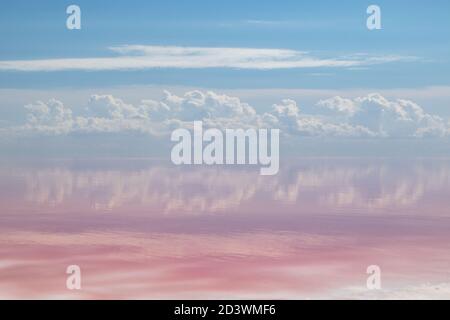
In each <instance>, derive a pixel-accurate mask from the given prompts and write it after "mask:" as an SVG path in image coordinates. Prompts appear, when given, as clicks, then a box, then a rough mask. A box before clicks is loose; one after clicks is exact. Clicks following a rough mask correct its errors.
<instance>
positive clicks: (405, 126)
mask: <svg viewBox="0 0 450 320" xmlns="http://www.w3.org/2000/svg"><path fill="white" fill-rule="evenodd" d="M317 105H318V107H319V108H325V109H327V110H329V111H330V110H331V111H333V112H335V116H339V115H341V116H345V117H346V118H345V120H342V119H341V118H340V121H346V122H347V123H348V124H350V125H358V126H361V127H364V128H366V129H367V130H369V131H370V132H372V133H373V134H374V135H376V136H385V137H425V136H440V137H442V136H445V135H448V133H449V131H448V130H449V126H448V123H446V121H445V120H444V119H442V118H441V117H439V116H436V115H431V114H428V113H426V112H425V111H424V110H423V108H422V107H421V106H419V105H418V104H416V103H414V102H412V101H409V100H404V99H397V100H395V101H390V100H388V99H386V98H385V97H383V96H382V95H380V94H376V93H373V94H369V95H367V96H363V97H358V98H355V99H344V98H342V97H339V96H337V97H334V98H331V99H327V100H321V101H319V103H318V104H317ZM338 118H339V117H338Z"/></svg>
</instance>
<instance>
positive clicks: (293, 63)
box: [0, 45, 416, 72]
mask: <svg viewBox="0 0 450 320" xmlns="http://www.w3.org/2000/svg"><path fill="white" fill-rule="evenodd" d="M109 50H110V51H111V52H112V53H114V54H116V56H110V57H91V58H57V59H36V60H4V61H0V71H25V72H38V71H47V72H50V71H70V70H78V71H106V70H145V69H154V68H175V69H204V68H234V69H257V70H271V69H294V68H351V67H362V66H369V65H375V64H383V63H390V62H408V61H412V60H416V58H414V57H408V56H399V55H378V56H371V55H361V54H355V55H346V56H344V57H319V56H316V55H314V54H312V53H309V52H306V51H298V50H289V49H260V48H213V47H179V46H145V45H124V46H117V47H110V48H109Z"/></svg>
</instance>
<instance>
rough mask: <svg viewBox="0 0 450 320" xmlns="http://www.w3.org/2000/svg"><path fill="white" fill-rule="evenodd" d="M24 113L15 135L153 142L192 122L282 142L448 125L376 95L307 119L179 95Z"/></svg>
mask: <svg viewBox="0 0 450 320" xmlns="http://www.w3.org/2000/svg"><path fill="white" fill-rule="evenodd" d="M25 108H26V110H27V111H28V117H27V120H26V123H25V124H24V125H22V126H20V127H15V128H14V131H15V132H25V133H34V132H37V133H45V134H69V133H93V132H115V133H124V132H140V133H145V134H151V135H154V136H160V135H166V134H168V133H170V132H171V131H172V130H173V129H175V128H178V127H186V128H190V127H191V126H192V123H193V121H194V120H202V121H203V122H204V125H205V127H215V128H219V129H225V128H278V129H280V130H281V132H282V134H284V136H290V137H299V136H313V137H314V136H325V137H373V138H388V137H408V138H422V137H444V136H447V135H448V134H449V133H450V131H449V128H450V125H449V122H448V120H444V119H443V118H441V117H439V116H436V115H432V114H428V113H426V112H425V111H424V109H423V108H422V107H421V106H419V105H418V104H416V103H414V102H412V101H409V100H403V99H397V100H393V101H391V100H388V99H386V98H385V97H383V96H381V95H380V94H369V95H366V96H362V97H357V98H353V99H347V98H342V97H339V96H336V97H333V98H330V99H327V100H321V101H319V102H318V103H317V105H316V108H314V110H315V112H314V113H309V114H306V113H304V112H302V109H301V108H300V107H299V106H298V105H297V102H296V101H294V100H292V99H283V100H282V101H281V102H280V103H276V104H274V105H273V106H272V109H271V110H270V111H267V112H257V109H255V108H254V107H253V106H251V105H250V104H248V103H246V102H243V101H241V100H240V99H239V98H237V97H231V96H228V95H225V94H218V93H215V92H212V91H207V92H203V91H199V90H194V91H188V92H186V93H184V94H183V95H175V94H173V93H170V92H168V91H165V94H164V97H163V98H162V99H160V100H149V99H144V100H141V102H139V103H136V104H131V103H127V102H125V101H123V100H122V99H119V98H117V97H114V96H112V95H92V96H91V97H90V99H89V100H88V102H87V104H86V106H85V107H84V108H82V109H81V111H79V110H80V108H77V109H72V108H69V107H68V106H65V105H64V104H63V103H62V102H61V101H58V100H55V99H50V100H49V101H48V102H47V103H44V102H42V101H37V102H36V103H33V104H29V105H27V106H26V107H25ZM75 110H78V112H76V111H75Z"/></svg>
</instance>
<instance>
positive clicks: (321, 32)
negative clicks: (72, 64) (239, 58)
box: [0, 1, 450, 89]
mask: <svg viewBox="0 0 450 320" xmlns="http://www.w3.org/2000/svg"><path fill="white" fill-rule="evenodd" d="M73 3H76V4H77V5H79V6H80V7H81V10H82V30H72V31H70V30H67V29H66V28H65V20H66V17H67V15H66V13H65V8H66V7H67V6H68V5H69V4H72V2H67V1H39V2H29V1H14V2H9V3H8V4H3V5H2V6H3V7H2V10H1V12H0V35H1V39H2V40H1V41H2V50H1V51H0V60H2V61H8V60H31V59H51V58H94V57H108V56H114V53H113V52H111V51H110V50H109V49H108V48H109V47H111V46H120V45H149V46H188V47H231V48H269V49H289V50H298V51H307V52H308V53H310V54H311V55H314V56H317V57H324V58H325V57H326V58H335V57H345V56H348V55H354V54H361V53H365V54H368V55H371V56H392V55H395V56H402V57H416V60H414V61H406V62H405V61H403V60H400V61H396V62H390V63H381V64H377V65H371V66H365V67H364V68H328V67H317V68H306V69H305V68H286V69H282V70H278V69H276V70H240V69H236V68H231V69H229V68H208V69H205V68H195V69H188V70H182V69H174V68H159V69H149V70H134V71H119V72H118V71H114V70H113V71H111V70H109V71H101V72H80V71H76V72H73V71H70V72H68V71H59V72H50V73H49V72H16V71H4V70H3V71H0V86H2V87H15V88H17V87H39V88H45V87H57V86H71V87H74V86H75V87H82V86H85V87H92V86H108V85H135V84H151V85H189V86H201V87H215V88H298V87H302V88H316V89H317V88H351V87H358V88H364V87H367V88H392V87H398V88H405V87H423V86H442V85H448V84H449V78H450V77H449V76H448V74H450V63H449V61H448V59H449V58H448V57H449V54H450V48H449V46H448V43H447V39H449V35H450V34H449V33H450V4H449V2H448V1H433V3H432V5H431V4H430V3H429V2H427V1H377V2H376V4H377V5H379V6H380V7H381V10H382V27H383V29H382V30H377V31H369V30H367V28H366V17H367V14H366V8H367V6H368V5H370V4H372V2H368V1H345V2H339V3H337V2H335V1H319V2H315V1H308V2H306V1H276V2H275V1H221V2H219V1H189V2H186V1H126V2H125V1H115V2H111V1H77V2H73Z"/></svg>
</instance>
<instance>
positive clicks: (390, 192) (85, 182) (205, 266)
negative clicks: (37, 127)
mask: <svg viewBox="0 0 450 320" xmlns="http://www.w3.org/2000/svg"><path fill="white" fill-rule="evenodd" d="M0 190H1V193H0V208H1V209H0V210H1V211H0V221H1V222H0V298H27V299H28V298H37V299H52V298H71V299H78V298H102V299H110V298H119V299H124V298H129V299H141V298H149V299H155V298H158V299H160V298H168V299H213V298H224V299H239V298H256V299H259V298H267V299H296V298H301V299H303V298H354V299H358V298H381V299H391V298H450V232H449V231H450V160H448V159H331V158H329V159H291V160H289V161H286V162H284V163H282V164H281V167H280V173H279V174H278V175H276V176H271V177H268V176H260V175H259V170H258V168H246V167H244V168H239V167H238V168H232V167H203V166H200V167H181V168H179V167H175V166H173V165H171V164H166V163H163V162H161V161H156V160H150V159H139V160H136V159H134V160H133V159H126V160H124V159H122V160H105V159H99V160H95V161H94V160H90V161H87V160H85V161H83V160H77V161H74V160H71V161H69V160H46V161H44V160H36V161H26V162H25V161H3V162H2V163H1V165H0ZM69 265H78V266H80V268H81V270H82V289H81V290H78V291H76V290H75V291H71V290H68V289H67V288H66V279H67V277H68V275H67V274H66V268H67V266H69ZM369 265H378V266H379V267H380V268H381V279H382V289H381V290H368V289H367V287H366V279H367V277H368V275H367V273H366V268H367V267H368V266H369Z"/></svg>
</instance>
